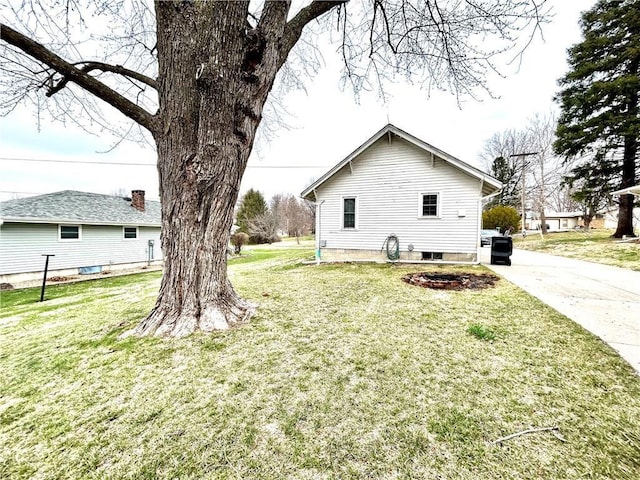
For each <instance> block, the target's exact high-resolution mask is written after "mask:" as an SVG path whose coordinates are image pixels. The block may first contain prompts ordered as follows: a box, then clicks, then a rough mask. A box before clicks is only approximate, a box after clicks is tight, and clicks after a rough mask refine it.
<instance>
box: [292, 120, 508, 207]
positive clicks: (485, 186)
mask: <svg viewBox="0 0 640 480" xmlns="http://www.w3.org/2000/svg"><path fill="white" fill-rule="evenodd" d="M384 135H396V136H398V137H400V138H402V139H404V140H406V141H407V142H409V143H411V144H413V145H415V146H416V147H418V148H420V149H422V150H424V151H425V152H427V153H429V154H431V155H435V156H437V157H439V158H441V159H443V160H444V161H446V162H447V163H449V164H450V165H453V166H454V167H456V168H458V169H459V170H461V171H463V172H465V173H466V174H468V175H470V176H472V177H475V178H477V179H478V180H480V181H481V182H482V195H492V194H494V193H497V192H499V191H500V190H501V189H502V183H501V182H500V181H499V180H498V179H496V178H494V177H492V176H491V175H489V174H487V173H484V172H483V171H481V170H478V169H477V168H475V167H472V166H471V165H469V164H468V163H465V162H463V161H462V160H460V159H458V158H456V157H454V156H453V155H449V154H448V153H446V152H444V151H442V150H440V149H439V148H436V147H434V146H433V145H430V144H428V143H427V142H424V141H422V140H420V139H419V138H417V137H414V136H413V135H411V134H409V133H407V132H405V131H404V130H401V129H399V128H398V127H396V126H395V125H392V124H390V123H389V124H387V125H385V126H384V127H383V128H382V129H381V130H379V131H378V132H376V133H375V134H374V135H373V136H372V137H371V138H370V139H369V140H367V141H366V142H364V143H363V144H362V145H360V146H359V147H358V148H356V149H355V150H354V151H353V152H351V153H350V154H349V155H348V156H347V157H346V158H344V159H343V160H341V161H340V162H338V163H337V164H336V165H335V166H334V167H333V168H331V169H330V170H329V171H328V172H327V173H325V174H324V175H322V176H321V177H320V178H319V179H318V180H316V181H315V182H314V183H312V184H311V185H309V186H308V187H307V188H306V189H305V190H304V191H303V192H302V193H301V194H300V195H301V196H302V198H306V199H307V200H313V199H314V197H315V190H316V189H317V188H318V187H319V186H320V185H322V184H323V183H324V182H326V181H327V180H329V179H330V178H331V177H333V175H335V174H336V173H337V172H338V171H340V170H341V169H342V168H344V167H345V166H346V165H348V164H349V163H350V162H352V161H354V160H356V158H357V157H358V156H359V155H360V154H361V153H362V152H364V151H365V150H366V149H367V148H369V147H370V146H371V145H373V144H374V143H375V142H376V141H378V140H379V139H380V138H381V137H383V136H384Z"/></svg>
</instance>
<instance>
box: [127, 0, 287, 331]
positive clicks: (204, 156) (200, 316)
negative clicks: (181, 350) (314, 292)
mask: <svg viewBox="0 0 640 480" xmlns="http://www.w3.org/2000/svg"><path fill="white" fill-rule="evenodd" d="M199 9H200V10H203V9H206V10H208V11H207V12H206V13H203V12H202V11H200V12H197V13H198V14H197V15H196V11H197V10H199ZM220 9H224V11H225V14H224V15H222V14H221V13H220V12H219V11H218V10H220ZM234 10H235V12H233V11H234ZM234 13H235V14H234ZM156 15H157V22H158V45H157V48H158V58H159V78H160V79H161V80H162V81H161V82H159V85H160V91H159V100H160V111H159V115H160V118H161V123H162V128H160V129H159V132H157V133H156V134H155V135H154V137H155V141H156V145H157V151H158V171H159V176H160V199H161V203H162V249H163V254H164V264H165V269H164V274H163V277H162V284H161V287H160V293H159V296H158V299H157V302H156V305H155V307H154V309H153V311H152V312H151V314H150V315H149V316H148V317H147V318H146V319H145V320H143V321H142V322H141V323H140V325H138V327H137V328H136V329H135V333H136V334H138V335H148V334H156V335H168V336H185V335H189V334H191V333H193V332H196V331H204V332H208V331H212V330H216V329H225V328H229V327H231V326H233V325H235V324H237V323H239V322H241V321H243V320H244V319H246V318H248V316H250V315H251V313H252V311H253V307H252V306H251V305H250V304H249V303H247V302H245V301H244V300H242V299H241V298H240V297H239V296H238V295H237V294H236V293H235V292H234V290H233V288H232V286H231V284H230V282H229V280H228V278H227V256H226V255H227V246H228V242H229V237H230V232H231V226H232V222H233V207H234V205H235V203H236V200H237V198H238V191H239V188H240V181H241V179H242V175H243V173H244V170H245V168H246V165H247V161H248V159H249V154H250V153H251V148H252V145H253V140H254V136H255V132H256V129H257V127H258V124H259V122H260V119H261V116H262V108H263V105H264V103H265V101H266V98H267V95H268V93H269V90H270V89H271V87H272V85H273V80H274V78H275V75H276V72H277V69H278V66H277V57H276V55H275V53H274V52H275V50H274V48H269V46H268V45H267V40H266V39H265V38H264V37H262V36H261V35H260V33H259V32H256V33H255V35H254V36H253V37H251V36H248V35H247V34H246V31H245V26H246V23H245V22H246V5H245V4H244V3H242V2H199V3H187V2H185V3H180V4H174V3H173V2H157V3H156ZM185 31H189V32H193V33H192V35H185V34H184V32H185ZM272 43H273V42H272ZM269 55H271V57H272V58H269V57H268V56H269ZM167 59H172V61H171V62H170V63H169V62H168V61H167Z"/></svg>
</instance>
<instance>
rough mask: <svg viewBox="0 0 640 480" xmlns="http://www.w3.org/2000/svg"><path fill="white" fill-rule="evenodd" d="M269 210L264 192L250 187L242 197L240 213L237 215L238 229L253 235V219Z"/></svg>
mask: <svg viewBox="0 0 640 480" xmlns="http://www.w3.org/2000/svg"><path fill="white" fill-rule="evenodd" d="M268 210H269V208H268V207H267V202H266V201H265V199H264V196H263V195H262V193H260V192H259V191H258V190H254V189H253V188H250V189H249V190H248V191H247V193H245V194H244V196H243V197H242V201H241V202H240V208H238V214H237V216H236V218H237V220H236V224H237V225H238V227H240V228H239V229H238V230H239V231H241V232H244V233H247V234H249V235H251V228H250V226H249V224H250V222H251V220H254V219H255V218H257V217H259V216H261V215H264V214H266V213H267V212H268Z"/></svg>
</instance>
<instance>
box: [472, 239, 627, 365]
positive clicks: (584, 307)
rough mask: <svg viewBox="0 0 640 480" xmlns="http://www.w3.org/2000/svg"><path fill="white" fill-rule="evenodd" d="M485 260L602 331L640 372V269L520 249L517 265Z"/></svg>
mask: <svg viewBox="0 0 640 480" xmlns="http://www.w3.org/2000/svg"><path fill="white" fill-rule="evenodd" d="M490 250H491V249H490V248H487V247H484V248H482V252H481V262H482V264H484V265H486V266H487V267H489V268H491V269H492V270H493V271H495V272H496V273H497V274H499V275H501V276H503V277H504V278H506V279H507V280H509V281H510V282H512V283H514V284H516V285H518V286H519V287H520V288H522V289H523V290H525V291H526V292H528V293H529V294H531V295H533V296H535V297H537V298H539V299H540V300H541V301H543V302H544V303H546V304H547V305H549V306H551V307H553V308H554V309H556V310H557V311H558V312H560V313H562V314H563V315H566V316H567V317H569V318H570V319H571V320H573V321H574V322H576V323H578V324H580V325H582V326H583V327H584V328H585V329H587V330H589V331H590V332H592V333H593V334H594V335H597V336H598V337H600V338H601V339H602V340H604V341H605V342H607V343H608V344H609V345H610V346H611V347H612V348H614V349H615V350H616V351H617V352H618V353H619V354H620V356H621V357H622V358H624V359H625V360H627V361H628V362H629V363H630V364H631V366H632V367H633V368H634V369H635V370H636V372H638V373H639V374H640V272H634V271H632V270H626V269H624V268H618V267H611V266H608V265H601V264H597V263H591V262H585V261H582V260H574V259H570V258H565V257H557V256H554V255H548V254H545V253H539V252H531V251H527V250H518V249H514V251H513V255H512V256H511V262H512V266H510V267H508V266H506V265H490Z"/></svg>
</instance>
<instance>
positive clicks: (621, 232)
mask: <svg viewBox="0 0 640 480" xmlns="http://www.w3.org/2000/svg"><path fill="white" fill-rule="evenodd" d="M636 102H637V95H636ZM637 151H638V140H637V138H636V137H635V136H633V135H627V136H626V137H625V139H624V157H623V163H622V188H627V187H632V186H634V185H635V183H636V155H637ZM633 204H634V196H633V195H620V205H619V210H618V227H617V228H616V231H615V233H614V234H613V236H614V237H615V238H622V237H623V236H625V235H627V236H631V237H633V236H634V235H635V234H634V232H633Z"/></svg>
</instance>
